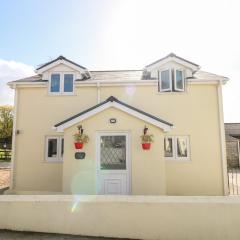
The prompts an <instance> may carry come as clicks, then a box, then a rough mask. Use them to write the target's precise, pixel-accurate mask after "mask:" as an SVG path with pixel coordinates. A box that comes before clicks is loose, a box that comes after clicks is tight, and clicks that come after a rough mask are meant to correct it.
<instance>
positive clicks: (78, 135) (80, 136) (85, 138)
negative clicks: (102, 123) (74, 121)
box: [73, 125, 89, 143]
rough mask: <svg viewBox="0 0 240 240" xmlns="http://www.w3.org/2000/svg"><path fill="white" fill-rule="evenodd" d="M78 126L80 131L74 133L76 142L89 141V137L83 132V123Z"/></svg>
mask: <svg viewBox="0 0 240 240" xmlns="http://www.w3.org/2000/svg"><path fill="white" fill-rule="evenodd" d="M77 128H78V133H75V134H74V135H73V137H74V140H75V142H79V143H88V141H89V137H88V136H87V135H86V134H84V133H83V132H84V130H83V128H82V125H79V126H78V127H77Z"/></svg>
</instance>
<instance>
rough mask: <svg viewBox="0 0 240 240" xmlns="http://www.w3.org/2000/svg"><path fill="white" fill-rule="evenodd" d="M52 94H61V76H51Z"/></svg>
mask: <svg viewBox="0 0 240 240" xmlns="http://www.w3.org/2000/svg"><path fill="white" fill-rule="evenodd" d="M51 92H53V93H58V92H60V74H52V75H51Z"/></svg>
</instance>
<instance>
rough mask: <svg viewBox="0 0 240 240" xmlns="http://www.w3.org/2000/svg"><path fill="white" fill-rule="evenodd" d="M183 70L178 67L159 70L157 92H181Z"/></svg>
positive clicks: (183, 85)
mask: <svg viewBox="0 0 240 240" xmlns="http://www.w3.org/2000/svg"><path fill="white" fill-rule="evenodd" d="M184 88H185V79H184V72H183V70H180V69H165V70H162V71H160V72H159V92H183V91H184Z"/></svg>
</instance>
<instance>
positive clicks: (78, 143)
mask: <svg viewBox="0 0 240 240" xmlns="http://www.w3.org/2000/svg"><path fill="white" fill-rule="evenodd" d="M74 145H75V148H76V149H82V148H83V143H80V142H75V143H74Z"/></svg>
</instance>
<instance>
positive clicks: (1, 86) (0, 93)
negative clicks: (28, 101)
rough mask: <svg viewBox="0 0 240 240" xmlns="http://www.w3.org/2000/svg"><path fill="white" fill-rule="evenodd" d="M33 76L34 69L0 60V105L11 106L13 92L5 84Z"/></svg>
mask: <svg viewBox="0 0 240 240" xmlns="http://www.w3.org/2000/svg"><path fill="white" fill-rule="evenodd" d="M31 75H34V67H32V66H29V65H26V64H23V63H20V62H15V61H6V60H2V59H0V105H13V101H14V91H13V90H12V89H10V87H9V86H7V82H10V81H13V80H17V79H20V78H24V77H28V76H31Z"/></svg>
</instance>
